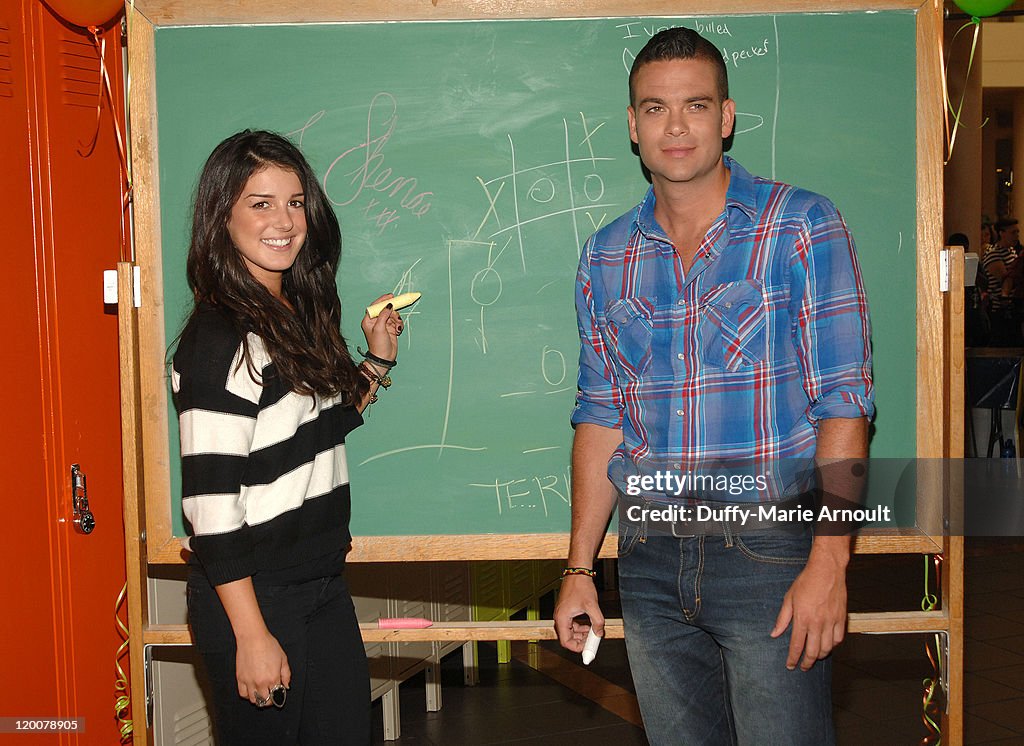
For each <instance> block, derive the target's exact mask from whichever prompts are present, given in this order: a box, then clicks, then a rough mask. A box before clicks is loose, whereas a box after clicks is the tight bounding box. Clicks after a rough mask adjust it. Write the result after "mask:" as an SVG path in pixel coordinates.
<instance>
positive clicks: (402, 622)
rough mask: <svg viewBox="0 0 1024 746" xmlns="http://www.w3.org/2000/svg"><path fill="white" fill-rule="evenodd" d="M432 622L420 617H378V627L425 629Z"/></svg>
mask: <svg viewBox="0 0 1024 746" xmlns="http://www.w3.org/2000/svg"><path fill="white" fill-rule="evenodd" d="M433 624H434V623H433V622H432V621H430V620H429V619H423V618H422V617H398V618H394V619H378V620H377V627H378V629H426V628H427V627H430V626H433Z"/></svg>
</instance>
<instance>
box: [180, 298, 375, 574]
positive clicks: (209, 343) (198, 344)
mask: <svg viewBox="0 0 1024 746" xmlns="http://www.w3.org/2000/svg"><path fill="white" fill-rule="evenodd" d="M247 342H248V346H249V354H250V357H251V359H252V363H253V368H254V369H255V371H256V372H257V375H256V376H255V379H254V378H253V376H252V375H251V373H250V370H249V366H248V365H247V364H246V362H245V359H244V357H243V350H242V340H241V337H240V336H239V334H238V332H237V331H236V330H235V328H234V326H233V325H232V323H231V321H230V320H229V319H228V318H227V317H226V316H225V315H224V314H223V313H222V312H221V311H219V310H218V309H216V308H214V307H211V306H208V305H204V306H202V307H201V308H200V311H199V313H197V314H196V315H195V317H194V318H193V319H192V320H191V322H190V323H189V324H188V325H187V327H186V328H185V331H184V332H183V333H182V335H181V339H180V341H179V343H178V348H177V350H176V351H175V353H174V363H173V370H172V373H171V378H172V381H171V383H172V388H173V390H174V402H175V405H176V407H177V409H178V418H179V420H178V421H179V426H180V434H181V472H182V509H183V512H184V514H185V518H186V519H187V521H188V523H189V524H190V525H189V534H190V536H189V539H188V541H187V544H186V546H187V548H189V549H190V550H191V551H192V552H194V553H195V555H196V557H197V558H198V560H199V562H200V564H201V565H202V568H203V570H204V571H205V573H206V575H207V577H208V578H209V580H210V582H211V583H212V584H213V585H219V584H221V583H227V582H230V581H233V580H238V579H240V578H244V577H246V576H255V575H257V574H258V573H260V572H261V571H262V572H274V571H279V570H281V569H282V568H289V567H294V566H297V565H301V564H303V563H311V562H312V563H313V564H315V560H316V559H317V558H319V557H323V556H325V555H328V554H332V553H335V554H337V553H340V552H342V551H343V550H344V549H345V548H346V547H347V546H348V544H349V542H350V540H351V535H350V534H349V529H348V523H349V517H350V514H351V501H350V496H349V484H348V466H347V464H346V461H345V436H346V435H347V434H348V433H349V432H350V431H351V430H353V429H355V428H356V427H358V426H359V425H360V424H362V421H363V420H362V416H361V415H360V414H359V412H358V411H357V410H356V409H355V408H354V407H352V406H344V405H342V404H341V403H340V401H339V399H338V397H332V398H322V397H319V396H316V397H312V396H308V395H307V396H302V395H299V394H296V393H295V392H294V391H290V390H289V389H287V388H286V387H285V386H284V385H282V383H281V382H280V381H279V380H278V378H277V376H276V374H275V372H274V365H273V363H271V361H270V357H269V356H268V355H267V352H266V350H265V348H264V346H263V342H262V340H261V339H260V338H259V337H257V336H256V335H254V334H252V333H250V334H249V335H248V337H247Z"/></svg>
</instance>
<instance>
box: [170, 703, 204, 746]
mask: <svg viewBox="0 0 1024 746" xmlns="http://www.w3.org/2000/svg"><path fill="white" fill-rule="evenodd" d="M174 746H213V730H212V728H211V726H210V716H209V714H208V713H207V712H206V705H205V704H204V703H203V702H202V701H200V702H198V703H197V704H194V705H192V706H191V707H188V708H185V709H182V710H179V711H178V712H176V713H175V714H174Z"/></svg>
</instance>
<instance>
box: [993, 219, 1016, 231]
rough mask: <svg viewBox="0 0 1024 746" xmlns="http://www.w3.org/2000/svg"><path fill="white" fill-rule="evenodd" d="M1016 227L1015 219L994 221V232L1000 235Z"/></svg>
mask: <svg viewBox="0 0 1024 746" xmlns="http://www.w3.org/2000/svg"><path fill="white" fill-rule="evenodd" d="M1015 225H1017V218H1002V219H1000V220H997V221H996V230H997V231H999V232H1000V233H1002V232H1003V231H1005V230H1009V229H1010V228H1012V227H1013V226H1015Z"/></svg>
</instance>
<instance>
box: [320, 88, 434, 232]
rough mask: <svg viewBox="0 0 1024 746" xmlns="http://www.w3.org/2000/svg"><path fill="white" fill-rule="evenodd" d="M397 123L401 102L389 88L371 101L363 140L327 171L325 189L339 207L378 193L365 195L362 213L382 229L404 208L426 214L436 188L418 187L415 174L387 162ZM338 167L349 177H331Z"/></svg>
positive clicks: (395, 218) (420, 215)
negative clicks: (386, 150)
mask: <svg viewBox="0 0 1024 746" xmlns="http://www.w3.org/2000/svg"><path fill="white" fill-rule="evenodd" d="M397 124H398V103H397V102H396V101H395V97H394V96H392V95H391V94H390V93H386V92H381V93H378V94H377V95H376V96H374V97H373V100H372V101H371V102H370V109H369V112H368V113H367V116H366V137H365V138H364V140H363V142H361V143H359V144H358V145H354V146H353V147H351V148H349V149H348V150H346V151H345V152H344V153H342V154H341V155H339V156H338V157H337V158H335V159H334V161H333V162H332V163H331V165H330V166H328V167H327V171H326V172H325V173H324V191H325V192H326V193H327V197H328V199H330V200H331V202H332V203H333V204H335V205H338V206H339V207H344V206H345V205H351V204H352V203H354V202H355V201H356V200H358V199H359V198H360V197H362V196H363V193H364V192H367V191H369V192H373V193H376V194H367V195H366V196H367V197H369V199H368V201H367V204H366V206H365V207H364V208H363V214H364V215H365V216H366V217H367V218H369V219H370V220H373V221H374V222H375V223H376V225H377V227H378V228H379V229H380V230H381V231H383V230H384V229H385V228H386V227H387V226H388V225H390V224H392V223H395V222H396V221H397V220H398V219H399V217H401V215H402V211H405V213H406V214H410V215H414V216H415V217H417V218H421V217H423V216H424V215H426V214H427V212H429V211H430V205H431V197H433V195H434V193H433V192H428V191H418V186H419V182H418V180H417V179H416V177H414V176H399V175H396V174H395V173H394V171H393V170H392V169H391V168H389V167H387V166H385V163H384V147H385V146H386V145H387V144H388V142H389V141H390V140H391V136H392V134H394V132H395V125H397ZM336 168H337V169H339V171H341V172H343V176H344V177H347V178H342V179H338V178H335V179H334V180H333V181H332V180H331V177H332V174H334V170H335V169H336ZM346 169H350V170H346ZM336 176H337V175H336V174H335V177H336ZM376 195H381V196H376ZM396 200H397V205H396V203H395V201H396Z"/></svg>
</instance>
